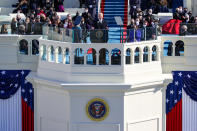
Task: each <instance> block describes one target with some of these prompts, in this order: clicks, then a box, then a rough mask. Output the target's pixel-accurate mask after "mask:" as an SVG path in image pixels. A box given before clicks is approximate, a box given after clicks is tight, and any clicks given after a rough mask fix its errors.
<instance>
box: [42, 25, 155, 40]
mask: <svg viewBox="0 0 197 131" xmlns="http://www.w3.org/2000/svg"><path fill="white" fill-rule="evenodd" d="M157 36H158V28H157V27H146V28H136V29H122V30H120V29H113V28H110V29H109V30H102V29H90V30H88V29H81V28H77V29H65V28H56V27H48V26H43V38H44V39H47V40H55V41H62V42H72V43H129V42H141V41H148V40H156V39H157Z"/></svg>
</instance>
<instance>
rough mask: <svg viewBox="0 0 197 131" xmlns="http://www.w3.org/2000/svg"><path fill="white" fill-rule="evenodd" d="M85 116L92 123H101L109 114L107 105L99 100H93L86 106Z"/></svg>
mask: <svg viewBox="0 0 197 131" xmlns="http://www.w3.org/2000/svg"><path fill="white" fill-rule="evenodd" d="M86 113H87V116H88V117H89V118H90V119H91V120H93V121H102V120H104V119H105V118H106V117H107V116H108V114H109V106H108V104H107V103H106V102H105V101H104V100H103V99H100V98H94V99H92V100H90V101H89V102H88V104H87V105H86Z"/></svg>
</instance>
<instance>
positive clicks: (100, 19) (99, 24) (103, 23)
mask: <svg viewBox="0 0 197 131" xmlns="http://www.w3.org/2000/svg"><path fill="white" fill-rule="evenodd" d="M94 25H95V29H106V30H108V26H107V22H106V21H105V20H104V19H103V13H99V15H98V21H96V23H95V24H94Z"/></svg>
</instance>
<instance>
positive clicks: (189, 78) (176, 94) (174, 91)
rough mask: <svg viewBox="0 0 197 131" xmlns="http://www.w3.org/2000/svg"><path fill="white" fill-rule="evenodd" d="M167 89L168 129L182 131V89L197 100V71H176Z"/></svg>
mask: <svg viewBox="0 0 197 131" xmlns="http://www.w3.org/2000/svg"><path fill="white" fill-rule="evenodd" d="M172 74H173V83H170V84H169V85H168V86H167V89H166V131H182V124H183V123H182V112H183V111H182V91H183V90H184V91H185V92H186V94H187V95H188V96H190V98H191V99H192V100H194V101H197V72H194V71H174V72H172Z"/></svg>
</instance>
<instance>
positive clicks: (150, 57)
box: [148, 51, 153, 62]
mask: <svg viewBox="0 0 197 131" xmlns="http://www.w3.org/2000/svg"><path fill="white" fill-rule="evenodd" d="M152 53H153V52H152V51H150V52H148V62H151V61H152Z"/></svg>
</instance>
